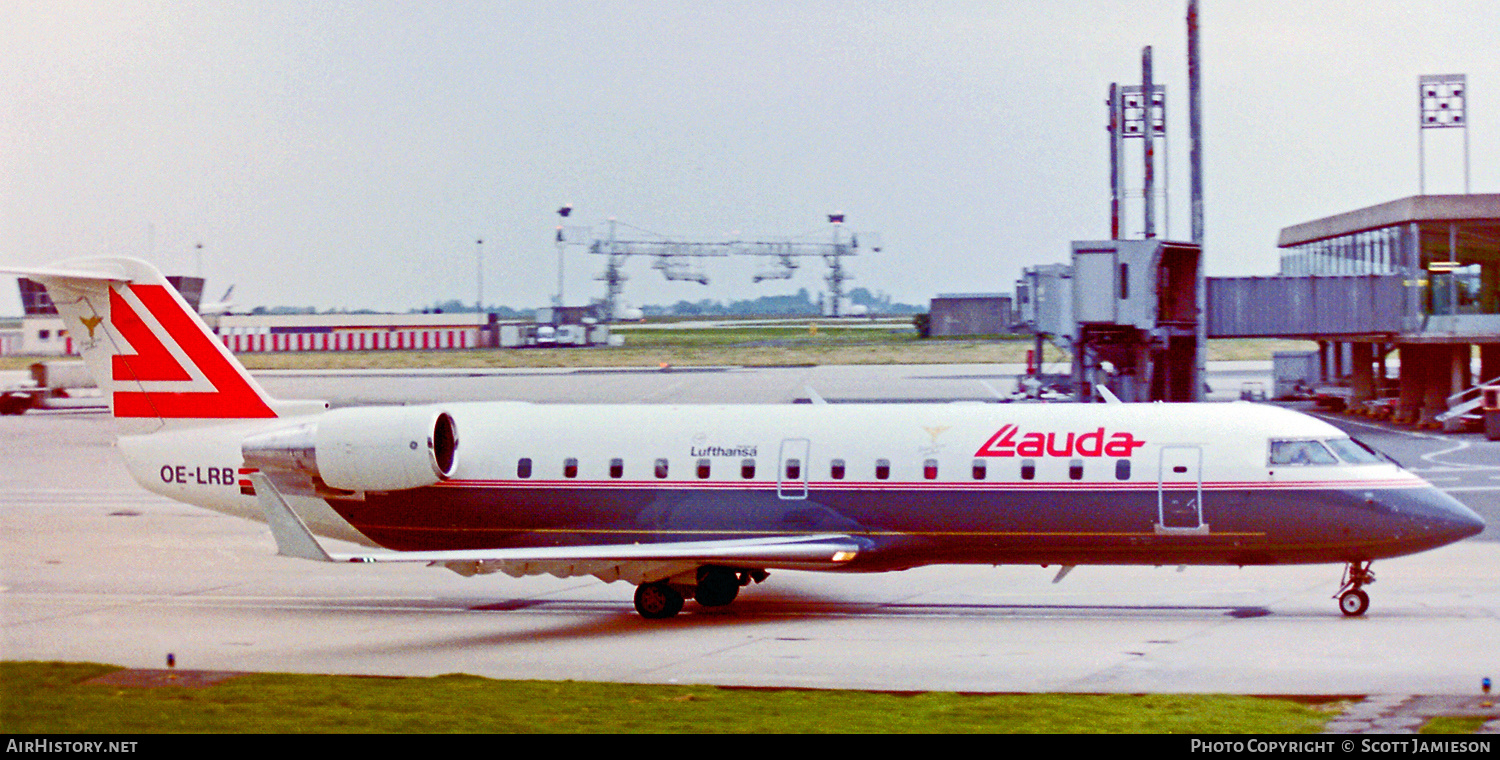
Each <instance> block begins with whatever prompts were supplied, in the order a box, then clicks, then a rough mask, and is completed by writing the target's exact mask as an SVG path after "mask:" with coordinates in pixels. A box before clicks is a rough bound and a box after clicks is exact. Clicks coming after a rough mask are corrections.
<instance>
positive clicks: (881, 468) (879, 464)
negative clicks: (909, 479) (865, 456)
mask: <svg viewBox="0 0 1500 760" xmlns="http://www.w3.org/2000/svg"><path fill="white" fill-rule="evenodd" d="M890 478H891V460H889V459H877V460H875V479H876V480H890Z"/></svg>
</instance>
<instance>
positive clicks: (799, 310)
mask: <svg viewBox="0 0 1500 760" xmlns="http://www.w3.org/2000/svg"><path fill="white" fill-rule="evenodd" d="M845 297H846V298H847V300H848V302H849V303H850V304H852V305H855V306H863V307H865V309H866V311H867V313H869V314H919V313H921V312H923V311H925V310H926V307H925V306H914V305H912V304H906V303H897V302H895V301H893V300H891V297H890V296H889V295H887V294H885V293H871V292H870V290H869V289H868V288H855V289H853V290H851V291H849V293H848V295H847V296H845ZM824 298H825V296H824V294H822V293H818V295H817V297H816V298H814V297H813V295H812V293H810V292H808V290H807V288H802V289H800V290H798V291H797V292H796V293H794V294H792V295H782V296H761V297H759V298H755V299H750V300H743V301H729V302H728V303H725V302H723V301H715V300H713V299H709V298H705V299H703V300H701V301H686V300H683V301H678V302H677V303H675V304H671V305H669V306H660V305H648V306H642V307H641V313H642V314H644V315H646V316H648V317H687V316H759V315H769V314H786V315H792V316H803V315H817V314H822V313H823V312H824V311H825V309H824ZM473 311H474V304H472V303H464V302H462V301H459V300H458V299H456V298H451V299H448V300H446V301H439V302H436V303H434V304H433V305H431V306H424V307H422V308H420V309H412V310H410V312H408V313H411V314H464V313H472V312H473ZM484 311H485V313H487V314H495V315H498V316H499V317H500V318H501V319H531V318H532V317H534V316H535V315H536V309H513V308H511V307H509V306H486V307H484ZM250 313H251V314H317V313H319V312H318V310H317V309H315V308H313V307H311V306H257V307H255V308H254V309H252V310H251V311H250ZM322 313H324V314H374V313H377V312H375V311H374V310H372V309H329V310H327V311H324V312H322Z"/></svg>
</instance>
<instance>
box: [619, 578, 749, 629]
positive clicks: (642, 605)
mask: <svg viewBox="0 0 1500 760" xmlns="http://www.w3.org/2000/svg"><path fill="white" fill-rule="evenodd" d="M767 575H769V573H767V572H766V571H764V570H741V569H735V568H730V567H718V566H716V565H706V566H704V567H700V568H698V582H697V583H696V584H694V585H685V584H680V583H672V580H671V579H670V578H669V579H666V580H660V581H653V582H651V583H642V584H641V585H639V586H636V587H635V611H636V612H639V613H641V617H643V618H646V619H647V620H663V619H666V618H669V617H672V616H673V615H676V614H677V613H679V612H681V611H682V604H683V602H684V600H686V599H689V598H692V599H694V600H696V601H697V602H698V604H699V606H702V607H723V606H724V605H727V604H729V603H730V602H733V601H734V600H735V598H736V597H738V596H739V595H740V588H741V587H742V586H748V585H750V583H751V582H755V583H760V582H761V581H763V580H765V579H766V576H767Z"/></svg>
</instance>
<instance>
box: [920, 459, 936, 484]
mask: <svg viewBox="0 0 1500 760" xmlns="http://www.w3.org/2000/svg"><path fill="white" fill-rule="evenodd" d="M922 477H924V478H926V479H928V480H937V460H936V459H928V460H926V461H924V462H922Z"/></svg>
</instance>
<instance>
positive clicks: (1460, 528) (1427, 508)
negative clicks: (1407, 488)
mask: <svg viewBox="0 0 1500 760" xmlns="http://www.w3.org/2000/svg"><path fill="white" fill-rule="evenodd" d="M1421 502H1422V507H1423V509H1422V510H1421V511H1422V512H1423V513H1424V514H1423V515H1422V517H1424V518H1426V520H1425V521H1426V522H1427V523H1428V525H1429V530H1430V531H1431V532H1432V533H1433V534H1435V536H1436V537H1439V538H1442V539H1444V543H1452V542H1454V541H1462V540H1463V539H1465V538H1468V537H1469V536H1474V535H1478V534H1479V533H1481V532H1482V531H1483V530H1484V518H1482V517H1480V516H1479V515H1477V514H1475V513H1474V510H1472V509H1469V508H1468V507H1466V506H1464V505H1463V503H1462V502H1460V501H1459V500H1458V499H1455V498H1453V497H1452V496H1449V495H1448V494H1445V493H1443V492H1442V491H1439V490H1438V489H1436V488H1430V489H1427V490H1426V491H1424V492H1423V493H1422V497H1421Z"/></svg>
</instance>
